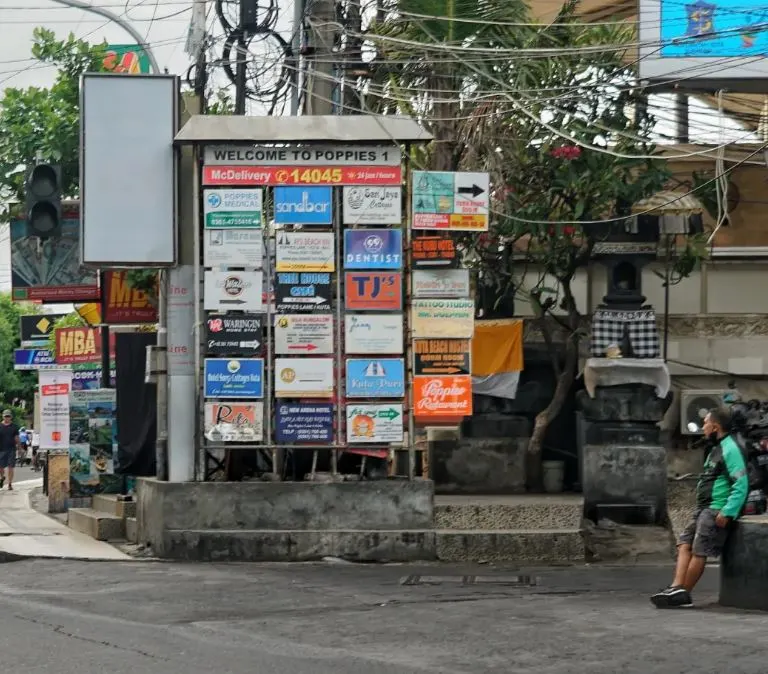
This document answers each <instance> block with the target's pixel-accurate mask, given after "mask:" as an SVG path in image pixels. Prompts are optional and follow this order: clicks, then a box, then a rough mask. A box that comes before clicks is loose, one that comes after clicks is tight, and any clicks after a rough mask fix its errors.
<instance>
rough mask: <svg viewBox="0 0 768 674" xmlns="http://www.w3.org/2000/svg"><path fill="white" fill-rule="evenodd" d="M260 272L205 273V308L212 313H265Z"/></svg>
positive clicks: (207, 271)
mask: <svg viewBox="0 0 768 674" xmlns="http://www.w3.org/2000/svg"><path fill="white" fill-rule="evenodd" d="M263 281H264V274H263V273H262V272H260V271H251V272H248V271H211V270H206V272H205V287H204V307H205V309H206V310H210V311H252V312H254V313H257V314H258V313H261V312H263V311H264V297H263V295H262V286H263Z"/></svg>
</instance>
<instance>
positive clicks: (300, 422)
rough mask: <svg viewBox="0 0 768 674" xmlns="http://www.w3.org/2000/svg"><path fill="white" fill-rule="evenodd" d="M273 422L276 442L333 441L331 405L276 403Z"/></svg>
mask: <svg viewBox="0 0 768 674" xmlns="http://www.w3.org/2000/svg"><path fill="white" fill-rule="evenodd" d="M275 422H276V423H275V437H276V438H277V442H283V443H285V444H291V443H304V442H333V405H328V404H320V405H315V404H301V403H295V404H290V405H277V407H276V408H275Z"/></svg>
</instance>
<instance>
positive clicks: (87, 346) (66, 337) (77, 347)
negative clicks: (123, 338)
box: [55, 327, 115, 365]
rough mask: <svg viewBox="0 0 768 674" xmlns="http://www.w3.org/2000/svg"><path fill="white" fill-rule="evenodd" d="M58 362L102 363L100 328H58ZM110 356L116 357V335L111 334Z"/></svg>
mask: <svg viewBox="0 0 768 674" xmlns="http://www.w3.org/2000/svg"><path fill="white" fill-rule="evenodd" d="M55 335H56V362H57V363H58V364H59V365H71V364H73V363H98V362H100V361H101V348H102V347H101V330H99V329H98V328H86V327H82V328H56V329H55ZM109 355H110V356H112V357H113V358H114V355H115V333H114V332H110V333H109Z"/></svg>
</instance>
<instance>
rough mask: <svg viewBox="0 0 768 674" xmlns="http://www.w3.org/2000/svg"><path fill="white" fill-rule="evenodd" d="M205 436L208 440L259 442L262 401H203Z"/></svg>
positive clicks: (262, 409) (261, 426)
mask: <svg viewBox="0 0 768 674" xmlns="http://www.w3.org/2000/svg"><path fill="white" fill-rule="evenodd" d="M205 437H206V439H207V440H209V441H210V442H250V443H257V442H261V441H262V439H263V437H264V403H260V402H258V403H254V402H244V401H238V402H235V401H233V402H226V403H205Z"/></svg>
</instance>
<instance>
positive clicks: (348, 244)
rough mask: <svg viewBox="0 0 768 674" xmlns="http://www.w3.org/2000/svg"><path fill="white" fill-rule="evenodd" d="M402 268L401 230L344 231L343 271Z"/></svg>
mask: <svg viewBox="0 0 768 674" xmlns="http://www.w3.org/2000/svg"><path fill="white" fill-rule="evenodd" d="M402 266H403V232H402V230H400V229H347V230H345V231H344V268H345V269H400V268H401V267H402Z"/></svg>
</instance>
